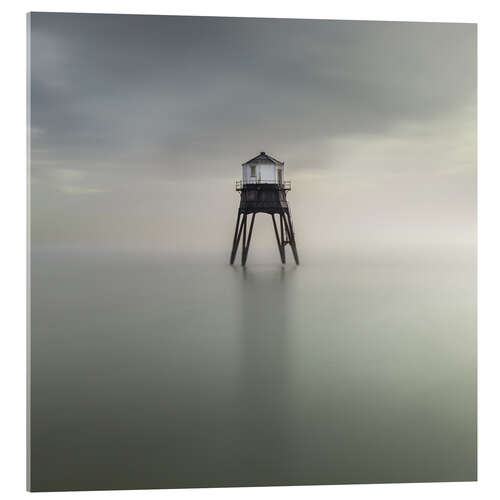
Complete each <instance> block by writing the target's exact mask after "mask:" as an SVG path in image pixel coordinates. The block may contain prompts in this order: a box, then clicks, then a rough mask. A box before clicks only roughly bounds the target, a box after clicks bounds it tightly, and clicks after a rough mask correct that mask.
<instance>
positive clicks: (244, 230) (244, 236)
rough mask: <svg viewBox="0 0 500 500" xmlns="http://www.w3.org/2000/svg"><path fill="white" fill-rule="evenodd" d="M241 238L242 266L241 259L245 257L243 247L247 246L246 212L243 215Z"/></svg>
mask: <svg viewBox="0 0 500 500" xmlns="http://www.w3.org/2000/svg"><path fill="white" fill-rule="evenodd" d="M242 226H243V240H242V242H241V265H242V266H243V265H244V264H243V260H244V258H245V248H246V246H247V214H246V213H245V214H244V215H243V223H242Z"/></svg>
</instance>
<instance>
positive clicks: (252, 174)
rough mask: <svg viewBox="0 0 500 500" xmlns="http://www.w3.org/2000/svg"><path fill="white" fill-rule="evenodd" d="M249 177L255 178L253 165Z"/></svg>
mask: <svg viewBox="0 0 500 500" xmlns="http://www.w3.org/2000/svg"><path fill="white" fill-rule="evenodd" d="M250 177H255V165H253V166H252V167H250Z"/></svg>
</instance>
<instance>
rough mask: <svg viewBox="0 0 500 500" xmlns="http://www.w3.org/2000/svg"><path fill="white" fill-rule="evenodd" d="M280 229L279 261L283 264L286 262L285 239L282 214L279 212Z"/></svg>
mask: <svg viewBox="0 0 500 500" xmlns="http://www.w3.org/2000/svg"><path fill="white" fill-rule="evenodd" d="M280 229H281V251H282V256H281V262H282V263H283V264H285V263H286V249H285V245H286V241H285V232H284V231H283V215H282V214H280Z"/></svg>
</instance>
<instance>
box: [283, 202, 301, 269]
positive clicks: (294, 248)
mask: <svg viewBox="0 0 500 500" xmlns="http://www.w3.org/2000/svg"><path fill="white" fill-rule="evenodd" d="M287 217H288V220H287ZM283 220H284V222H285V229H286V232H287V234H288V241H289V243H290V246H291V247H292V252H293V257H294V259H295V264H297V265H299V254H298V252H297V245H296V243H295V234H294V232H293V226H292V218H291V217H290V212H289V211H286V212H284V213H283Z"/></svg>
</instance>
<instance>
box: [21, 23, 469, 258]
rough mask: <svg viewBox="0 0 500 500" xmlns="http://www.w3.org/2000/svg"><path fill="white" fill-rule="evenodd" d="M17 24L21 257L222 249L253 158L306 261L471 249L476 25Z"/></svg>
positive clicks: (262, 218)
mask: <svg viewBox="0 0 500 500" xmlns="http://www.w3.org/2000/svg"><path fill="white" fill-rule="evenodd" d="M30 25H31V45H30V47H31V82H30V83H31V146H32V147H31V196H32V205H31V209H32V210H31V216H32V245H33V247H34V248H38V247H51V248H52V247H75V246H76V247H83V248H89V247H96V248H101V247H102V248H118V247H122V248H144V249H158V250H161V251H177V250H181V251H185V250H188V249H192V250H195V251H198V250H201V249H210V250H213V251H222V250H224V251H225V252H226V253H227V252H228V251H229V249H230V245H231V239H232V231H233V224H234V219H235V216H236V209H237V205H238V197H237V194H236V193H235V192H234V180H235V179H237V178H239V177H240V176H241V168H240V164H241V163H242V162H244V161H246V160H248V159H249V158H251V157H253V156H255V155H256V154H258V153H259V152H260V151H266V152H269V153H270V154H271V155H273V156H275V157H276V158H278V159H279V160H282V161H285V165H286V167H285V168H286V172H285V175H286V178H287V179H289V180H291V181H292V192H291V193H290V195H289V199H290V200H291V203H292V209H293V216H294V218H295V226H296V231H297V239H298V243H299V246H301V247H302V248H303V249H304V251H305V252H306V253H307V252H308V251H313V250H315V249H317V248H324V249H331V248H335V247H337V246H341V245H352V246H356V245H361V246H362V245H365V244H367V243H369V244H373V245H382V246H384V245H403V246H404V245H408V246H411V245H415V244H419V243H422V242H427V243H429V244H442V243H443V244H470V243H473V242H474V238H475V213H476V212H475V203H476V194H475V193H476V172H475V169H476V26H475V25H472V24H442V23H435V24H429V23H393V22H356V21H311V20H280V19H231V18H197V17H170V16H118V15H86V14H32V15H31V20H30ZM258 223H259V224H260V225H262V226H269V232H263V233H262V237H260V238H259V239H258V240H257V239H255V240H254V242H255V244H256V245H257V246H259V245H260V246H271V247H272V245H274V241H272V240H271V239H269V240H268V239H267V237H268V236H270V237H272V233H271V232H270V231H272V229H271V227H272V226H271V224H270V221H268V220H267V219H266V218H265V216H260V219H259V220H258ZM256 230H257V227H256ZM262 231H268V229H265V230H264V229H263V230H262ZM272 249H273V250H275V249H274V247H272Z"/></svg>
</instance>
